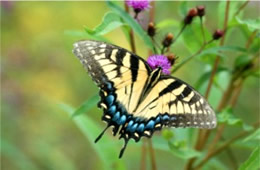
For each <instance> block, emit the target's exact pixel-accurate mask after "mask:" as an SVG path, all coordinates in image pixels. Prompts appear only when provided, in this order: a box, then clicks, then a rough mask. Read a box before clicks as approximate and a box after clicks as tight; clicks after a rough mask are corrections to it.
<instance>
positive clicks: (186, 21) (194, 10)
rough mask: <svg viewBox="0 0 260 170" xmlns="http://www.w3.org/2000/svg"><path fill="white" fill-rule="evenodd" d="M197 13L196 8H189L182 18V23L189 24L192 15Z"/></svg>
mask: <svg viewBox="0 0 260 170" xmlns="http://www.w3.org/2000/svg"><path fill="white" fill-rule="evenodd" d="M197 15H198V11H197V9H196V8H191V9H190V10H189V12H188V14H187V15H186V17H185V19H184V24H191V22H192V19H193V17H195V16H197Z"/></svg>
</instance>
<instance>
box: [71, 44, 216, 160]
mask: <svg viewBox="0 0 260 170" xmlns="http://www.w3.org/2000/svg"><path fill="white" fill-rule="evenodd" d="M73 53H74V54H75V55H76V56H77V57H78V58H79V60H80V61H81V63H82V64H83V65H84V67H85V68H86V69H87V70H88V73H89V74H90V76H91V77H92V79H93V80H94V82H96V84H97V85H98V86H99V88H100V92H99V95H100V97H101V100H100V102H99V103H98V106H99V107H100V108H102V109H103V112H104V114H103V116H102V120H104V121H105V122H106V123H107V126H106V128H105V129H104V130H103V132H102V133H101V134H100V135H99V136H98V137H97V139H96V140H95V142H97V141H98V140H99V139H100V138H101V137H102V135H103V134H104V132H105V131H106V130H107V129H108V127H113V135H114V136H115V135H116V134H117V133H118V132H119V135H120V136H119V139H121V138H123V139H124V141H125V142H124V146H123V148H122V149H121V151H120V154H119V158H121V157H122V155H123V153H124V150H125V148H126V146H127V143H128V141H129V139H131V138H132V139H134V140H135V141H136V142H137V141H139V140H140V138H141V137H142V136H146V137H151V136H152V135H153V133H154V131H156V130H161V129H162V127H163V126H166V127H176V128H178V127H194V128H205V129H211V128H214V127H216V124H217V121H216V116H215V113H214V111H213V109H212V108H211V107H210V105H209V104H208V103H207V101H206V100H205V99H204V98H203V97H202V96H201V95H200V94H199V93H198V92H196V91H195V90H194V89H193V88H192V87H191V86H189V85H188V84H187V83H185V82H183V81H182V80H179V79H178V78H175V77H172V76H170V75H164V74H163V73H162V69H161V68H160V67H158V68H157V69H154V70H152V69H151V68H150V66H149V65H148V64H147V62H146V61H145V60H144V59H143V58H141V57H139V56H137V55H135V54H133V53H131V52H129V51H128V50H126V49H123V48H121V47H118V46H115V45H111V44H107V43H104V42H98V41H92V40H83V41H79V42H76V43H75V44H74V50H73Z"/></svg>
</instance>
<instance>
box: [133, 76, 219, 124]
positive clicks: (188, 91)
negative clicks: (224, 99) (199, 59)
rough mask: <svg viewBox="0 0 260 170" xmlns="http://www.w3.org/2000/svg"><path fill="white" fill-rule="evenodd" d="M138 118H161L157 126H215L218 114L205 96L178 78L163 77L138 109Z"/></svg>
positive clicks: (136, 114) (136, 113)
mask: <svg viewBox="0 0 260 170" xmlns="http://www.w3.org/2000/svg"><path fill="white" fill-rule="evenodd" d="M134 115H135V116H138V117H145V118H147V119H149V118H151V117H157V116H160V117H161V118H162V121H161V122H157V124H154V126H157V127H161V126H170V127H195V128H206V129H211V128H215V127H216V123H217V121H216V115H215V113H214V111H213V109H212V108H211V106H210V105H209V104H208V102H207V101H206V100H205V99H204V97H203V96H202V95H200V94H199V93H198V92H196V91H195V90H194V89H193V88H192V87H191V86H189V85H188V84H187V83H185V82H183V81H181V80H179V79H178V78H175V77H172V76H168V75H162V76H161V77H160V79H159V80H158V82H157V83H156V84H155V86H154V87H153V89H152V90H151V91H150V93H149V94H148V95H147V97H146V98H145V99H144V100H143V102H142V103H141V104H140V106H139V107H138V109H137V110H136V112H135V114H134Z"/></svg>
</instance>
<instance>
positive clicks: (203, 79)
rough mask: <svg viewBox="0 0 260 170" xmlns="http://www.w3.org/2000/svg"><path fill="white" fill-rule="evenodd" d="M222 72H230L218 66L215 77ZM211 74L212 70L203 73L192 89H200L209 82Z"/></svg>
mask: <svg viewBox="0 0 260 170" xmlns="http://www.w3.org/2000/svg"><path fill="white" fill-rule="evenodd" d="M222 71H230V70H228V69H227V68H225V67H222V66H219V67H218V68H217V71H216V75H218V74H219V73H220V72H222ZM211 72H212V68H210V69H209V70H208V71H206V72H204V73H203V74H202V75H201V76H200V78H199V79H198V81H197V82H196V83H195V85H194V87H195V89H200V88H201V87H202V85H203V84H204V83H205V82H206V81H208V80H209V77H210V75H211Z"/></svg>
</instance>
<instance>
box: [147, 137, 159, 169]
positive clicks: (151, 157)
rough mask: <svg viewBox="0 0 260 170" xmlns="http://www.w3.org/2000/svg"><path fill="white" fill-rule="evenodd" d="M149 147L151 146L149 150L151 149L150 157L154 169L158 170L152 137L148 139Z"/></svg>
mask: <svg viewBox="0 0 260 170" xmlns="http://www.w3.org/2000/svg"><path fill="white" fill-rule="evenodd" d="M148 147H149V151H150V159H151V167H152V170H157V168H156V161H155V154H154V149H153V144H152V140H151V139H148Z"/></svg>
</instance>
